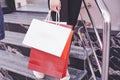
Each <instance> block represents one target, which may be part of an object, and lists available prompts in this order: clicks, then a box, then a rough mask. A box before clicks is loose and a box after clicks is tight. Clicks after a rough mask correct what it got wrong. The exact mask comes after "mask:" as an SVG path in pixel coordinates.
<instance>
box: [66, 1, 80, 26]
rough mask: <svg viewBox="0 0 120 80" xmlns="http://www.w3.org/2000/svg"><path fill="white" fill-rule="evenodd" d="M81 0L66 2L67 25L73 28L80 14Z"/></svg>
mask: <svg viewBox="0 0 120 80" xmlns="http://www.w3.org/2000/svg"><path fill="white" fill-rule="evenodd" d="M81 4H82V0H69V2H68V18H69V21H68V24H70V25H73V26H75V25H76V22H77V19H78V15H79V13H80V8H81Z"/></svg>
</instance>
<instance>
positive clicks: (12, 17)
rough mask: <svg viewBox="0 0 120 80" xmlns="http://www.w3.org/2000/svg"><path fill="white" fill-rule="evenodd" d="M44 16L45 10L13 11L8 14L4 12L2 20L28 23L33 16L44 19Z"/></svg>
mask: <svg viewBox="0 0 120 80" xmlns="http://www.w3.org/2000/svg"><path fill="white" fill-rule="evenodd" d="M46 16H47V12H46V13H33V12H13V13H10V14H4V22H5V23H14V24H26V25H30V23H31V21H32V19H33V18H35V19H39V20H44V19H45V18H46Z"/></svg>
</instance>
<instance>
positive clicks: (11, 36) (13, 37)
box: [1, 31, 92, 60]
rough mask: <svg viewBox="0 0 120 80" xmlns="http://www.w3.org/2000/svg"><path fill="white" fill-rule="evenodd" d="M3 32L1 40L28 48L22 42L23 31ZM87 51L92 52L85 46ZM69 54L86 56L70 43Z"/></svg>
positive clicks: (84, 58) (80, 56)
mask: <svg viewBox="0 0 120 80" xmlns="http://www.w3.org/2000/svg"><path fill="white" fill-rule="evenodd" d="M5 34H6V35H5V39H3V40H1V42H4V43H9V44H13V45H17V46H22V47H27V48H29V47H28V46H26V45H23V44H22V41H23V39H24V36H25V34H24V33H18V32H11V31H5ZM87 52H88V55H90V54H92V50H91V49H90V48H87ZM70 56H71V57H74V58H77V59H82V60H86V58H87V55H86V54H85V53H84V49H83V48H82V47H79V46H74V45H71V49H70Z"/></svg>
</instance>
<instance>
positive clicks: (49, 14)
mask: <svg viewBox="0 0 120 80" xmlns="http://www.w3.org/2000/svg"><path fill="white" fill-rule="evenodd" d="M50 19H51V10H49V11H48V15H47V17H46V18H45V21H50ZM55 22H56V24H58V23H59V22H60V14H59V12H58V13H57V12H56V21H55Z"/></svg>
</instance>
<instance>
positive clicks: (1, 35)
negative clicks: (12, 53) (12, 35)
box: [0, 6, 5, 40]
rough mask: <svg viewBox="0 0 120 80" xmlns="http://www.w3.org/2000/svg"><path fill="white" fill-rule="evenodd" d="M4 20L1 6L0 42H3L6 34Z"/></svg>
mask: <svg viewBox="0 0 120 80" xmlns="http://www.w3.org/2000/svg"><path fill="white" fill-rule="evenodd" d="M4 31H5V30H4V19H3V13H2V8H1V6H0V40H2V39H3V38H4V37H5V32H4Z"/></svg>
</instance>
